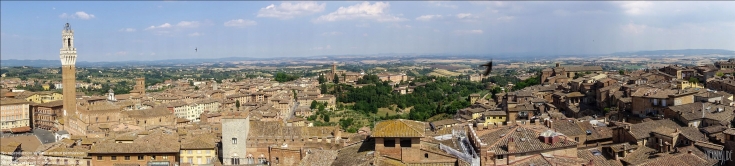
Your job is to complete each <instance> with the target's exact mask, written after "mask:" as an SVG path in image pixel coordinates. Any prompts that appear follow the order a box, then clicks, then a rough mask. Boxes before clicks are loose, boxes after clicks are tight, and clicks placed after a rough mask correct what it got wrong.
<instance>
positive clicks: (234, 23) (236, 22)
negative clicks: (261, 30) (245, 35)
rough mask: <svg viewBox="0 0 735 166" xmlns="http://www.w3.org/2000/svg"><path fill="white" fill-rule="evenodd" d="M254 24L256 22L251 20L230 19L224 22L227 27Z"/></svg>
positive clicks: (242, 26)
mask: <svg viewBox="0 0 735 166" xmlns="http://www.w3.org/2000/svg"><path fill="white" fill-rule="evenodd" d="M254 25H258V23H257V22H255V21H253V20H243V19H236V20H230V21H227V22H225V26H227V27H240V28H244V27H248V26H254Z"/></svg>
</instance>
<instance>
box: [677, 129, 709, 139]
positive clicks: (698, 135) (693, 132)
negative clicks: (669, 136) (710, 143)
mask: <svg viewBox="0 0 735 166" xmlns="http://www.w3.org/2000/svg"><path fill="white" fill-rule="evenodd" d="M679 132H680V133H681V135H682V136H684V137H685V138H687V139H689V140H692V141H701V142H707V136H705V135H704V134H702V132H699V129H697V128H694V127H683V128H679Z"/></svg>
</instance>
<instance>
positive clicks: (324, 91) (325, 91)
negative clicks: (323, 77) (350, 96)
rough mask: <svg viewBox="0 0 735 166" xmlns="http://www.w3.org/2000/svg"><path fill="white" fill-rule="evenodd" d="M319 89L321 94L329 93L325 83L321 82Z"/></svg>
mask: <svg viewBox="0 0 735 166" xmlns="http://www.w3.org/2000/svg"><path fill="white" fill-rule="evenodd" d="M319 90H320V91H321V93H322V94H327V93H329V92H328V90H329V89H327V84H322V85H321V86H319Z"/></svg>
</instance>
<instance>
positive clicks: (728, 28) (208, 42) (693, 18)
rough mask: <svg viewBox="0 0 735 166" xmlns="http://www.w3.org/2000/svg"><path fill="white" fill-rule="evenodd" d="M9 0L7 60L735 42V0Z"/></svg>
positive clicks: (4, 19)
mask: <svg viewBox="0 0 735 166" xmlns="http://www.w3.org/2000/svg"><path fill="white" fill-rule="evenodd" d="M0 3H1V8H0V9H2V10H1V11H2V13H1V14H0V35H1V37H0V40H1V41H0V42H1V43H2V44H1V45H0V46H1V47H2V49H0V54H2V59H4V60H7V59H19V60H37V59H40V60H57V59H58V56H59V49H60V48H61V30H62V28H63V25H64V23H66V22H67V21H68V22H69V23H70V24H71V27H72V29H74V30H75V36H74V38H75V46H76V48H77V50H78V60H79V61H89V62H97V61H110V62H114V61H130V60H139V61H153V60H165V59H209V58H211V59H217V58H227V57H251V58H269V57H305V56H329V55H375V54H390V53H394V54H457V55H499V54H543V55H572V54H575V55H585V54H608V53H615V52H631V51H643V50H679V49H726V50H735V40H733V39H735V31H733V29H735V17H732V16H735V10H731V9H730V8H728V7H731V6H735V2H639V1H636V2H607V1H604V2H510V1H509V2H505V1H503V2H448V1H440V2H437V1H431V2H392V1H391V2H377V1H375V2H374V1H370V2H357V1H348V2H337V1H329V2H305V1H304V2H302V1H295V2H270V1H269V2H197V1H182V2H170V1H166V2H17V1H12V2H7V1H2V2H0ZM194 48H197V49H198V52H195V51H194Z"/></svg>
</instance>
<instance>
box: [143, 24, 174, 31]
mask: <svg viewBox="0 0 735 166" xmlns="http://www.w3.org/2000/svg"><path fill="white" fill-rule="evenodd" d="M160 28H171V24H169V23H163V24H161V25H159V26H154V25H151V26H150V27H148V28H145V30H151V29H160Z"/></svg>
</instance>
